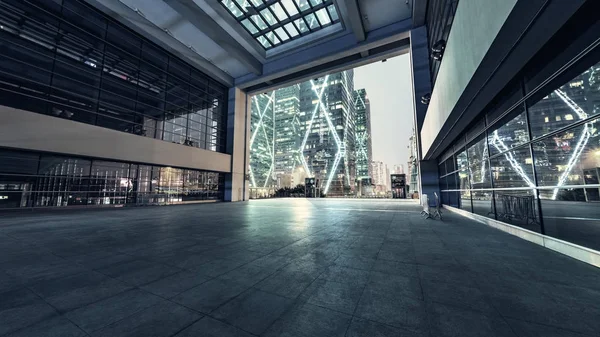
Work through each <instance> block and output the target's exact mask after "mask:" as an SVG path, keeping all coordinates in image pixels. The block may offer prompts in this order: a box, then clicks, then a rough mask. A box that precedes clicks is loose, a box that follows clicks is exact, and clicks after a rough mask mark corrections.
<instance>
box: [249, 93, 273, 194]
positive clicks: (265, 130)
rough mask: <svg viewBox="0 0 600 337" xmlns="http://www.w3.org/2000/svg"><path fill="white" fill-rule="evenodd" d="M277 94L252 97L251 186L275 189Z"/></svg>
mask: <svg viewBox="0 0 600 337" xmlns="http://www.w3.org/2000/svg"><path fill="white" fill-rule="evenodd" d="M274 102H275V92H274V91H273V92H270V93H266V94H259V95H255V96H253V97H252V107H251V115H250V118H251V128H250V144H249V145H250V165H249V173H250V186H251V187H258V188H266V187H273V186H274V184H276V179H275V130H276V127H275V103H274Z"/></svg>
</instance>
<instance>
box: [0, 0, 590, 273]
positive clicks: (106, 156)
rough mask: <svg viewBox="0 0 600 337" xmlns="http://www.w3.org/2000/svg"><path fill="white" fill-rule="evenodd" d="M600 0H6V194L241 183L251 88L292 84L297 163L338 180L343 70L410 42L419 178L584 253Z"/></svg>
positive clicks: (230, 188) (467, 205) (342, 176)
mask: <svg viewBox="0 0 600 337" xmlns="http://www.w3.org/2000/svg"><path fill="white" fill-rule="evenodd" d="M599 7H600V3H599V2H598V1H595V0H569V1H546V0H486V1H481V0H459V1H457V0H408V1H397V0H378V1H370V0H357V1H342V0H335V1H334V0H310V1H305V0H302V1H277V0H273V1H262V0H253V1H231V0H221V1H204V0H195V1H184V0H168V1H167V0H156V1H145V0H120V1H113V0H85V1H84V0H36V1H33V0H3V1H2V2H1V3H0V20H1V23H0V151H1V152H0V156H1V158H0V191H1V192H0V204H2V205H3V207H11V208H13V207H49V206H65V205H67V206H69V205H73V206H75V205H79V206H84V205H106V204H110V205H113V204H118V205H121V204H123V203H124V204H125V205H128V204H148V203H150V204H154V203H178V202H186V201H192V200H193V201H196V200H202V199H223V200H226V201H239V200H246V199H247V198H248V194H249V186H250V181H251V179H252V178H251V174H250V172H249V171H250V169H249V168H250V165H249V162H250V157H249V156H250V149H251V148H252V146H250V142H251V136H252V133H253V132H252V131H253V130H256V129H257V128H256V126H253V125H251V119H252V118H251V116H250V115H251V106H252V104H253V103H252V101H253V98H251V97H253V96H256V94H263V93H269V92H272V91H273V90H275V89H278V88H283V87H287V86H290V85H292V84H295V83H302V82H304V84H303V85H301V86H300V88H299V91H300V96H299V97H300V103H299V110H300V115H302V114H304V117H305V118H306V117H307V116H308V117H310V118H308V121H309V123H308V124H306V121H305V122H302V120H301V119H300V120H299V125H300V130H301V132H304V134H305V135H308V137H306V141H305V142H303V143H301V144H300V145H301V147H302V148H303V149H304V150H303V155H302V156H300V158H301V161H302V160H303V161H304V162H303V163H302V165H303V167H305V168H306V169H308V170H310V174H311V175H312V174H313V172H317V170H315V169H313V168H312V167H317V168H318V172H319V175H320V176H322V179H324V183H325V187H326V188H327V189H328V192H329V189H330V190H331V193H339V192H345V191H346V190H347V189H350V190H351V189H352V184H353V183H354V178H355V174H356V172H355V170H356V167H355V158H353V156H352V154H353V153H354V148H351V147H353V146H354V141H353V140H354V137H355V135H354V131H355V124H354V123H355V119H354V118H355V116H354V115H355V108H354V104H353V103H354V102H353V100H352V96H353V89H354V88H353V87H352V81H351V80H350V79H351V77H352V72H351V71H348V70H349V69H352V68H354V67H357V66H361V65H364V64H368V63H372V62H378V61H383V60H386V59H388V58H391V57H394V56H397V55H402V54H409V55H410V59H411V79H412V88H411V89H412V93H413V95H414V113H415V128H416V133H415V135H416V147H417V160H416V162H417V163H418V177H419V191H420V192H421V193H422V194H427V195H429V196H431V195H433V193H436V194H438V195H441V201H442V202H443V203H444V204H445V205H446V206H448V209H452V210H453V211H456V212H459V213H461V214H463V215H465V216H469V217H479V218H480V219H487V220H485V221H494V222H495V223H496V221H497V223H496V227H497V228H505V229H506V228H510V231H511V232H517V231H520V232H519V235H521V236H524V237H527V238H529V239H531V240H532V241H535V242H543V243H544V244H545V245H546V246H548V247H553V249H557V250H560V251H561V252H563V253H566V254H570V255H571V256H574V257H577V258H580V259H584V260H586V259H587V261H588V262H589V261H593V258H592V256H595V259H596V260H595V261H597V260H598V257H597V256H598V254H597V250H599V249H600V214H599V213H598V212H599V210H600V207H598V203H597V202H596V201H597V199H598V194H599V193H600V192H599V188H600V184H599V177H598V171H599V170H598V167H600V163H599V162H598V160H599V159H598V158H599V157H600V156H599V155H598V153H599V151H600V144H599V143H598V140H599V139H600V137H598V122H597V119H598V117H599V113H600V108H599V107H598V105H599V103H598V102H599V100H600V98H599V97H600V93H599V91H598V90H599V86H598V83H599V81H598V72H599V66H598V64H599V62H600V47H599V46H598V40H599V39H600V26H599V25H600V21H599V20H600V19H599V17H598V15H597V13H598V12H600V8H599ZM329 74H339V75H335V76H333V75H329ZM328 75H329V76H328ZM332 76H333V77H332ZM336 76H337V77H336ZM306 83H310V85H308V84H306ZM399 90H400V89H399ZM317 102H322V103H323V104H317ZM307 114H308V115H307ZM313 115H314V120H313V118H312V117H313ZM311 120H312V123H311V122H310V121H311ZM346 124H348V125H346ZM309 129H310V132H308V133H307V132H306V131H307V130H309ZM264 130H265V131H266V130H267V129H264ZM257 137H258V136H257ZM303 140H304V138H303ZM344 140H345V141H346V143H345V142H344ZM328 144H334V145H332V146H329V145H328ZM266 151H267V152H268V151H269V150H268V149H266ZM271 152H272V150H271ZM274 158H275V155H273V156H271V165H270V166H269V169H270V168H271V166H273V167H276V164H274V163H273V162H274ZM263 161H264V164H265V166H266V164H268V163H269V161H268V157H265V158H263ZM309 164H310V165H309ZM271 170H272V169H271ZM270 175H271V178H272V177H273V174H270ZM268 176H269V174H266V175H265V177H268ZM430 200H433V198H430ZM508 225H512V227H506V226H508ZM503 226H505V227H503ZM507 230H508V229H507ZM581 246H583V247H587V248H589V250H586V249H583V248H581Z"/></svg>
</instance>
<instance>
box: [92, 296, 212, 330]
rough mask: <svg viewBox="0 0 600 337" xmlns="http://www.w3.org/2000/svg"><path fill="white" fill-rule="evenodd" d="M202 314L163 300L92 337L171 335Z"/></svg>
mask: <svg viewBox="0 0 600 337" xmlns="http://www.w3.org/2000/svg"><path fill="white" fill-rule="evenodd" d="M201 317H202V315H200V314H198V313H197V312H194V311H192V310H189V309H187V308H184V307H182V306H180V305H177V304H175V303H172V302H168V301H163V302H161V303H159V304H157V305H154V306H152V307H149V308H147V309H144V310H142V311H139V312H137V313H135V314H133V315H131V316H128V317H126V318H124V319H122V320H120V321H117V322H115V323H113V324H111V325H109V326H107V327H104V328H102V329H100V330H97V331H96V332H94V333H92V336H93V337H134V336H144V337H162V336H172V335H174V334H176V333H178V332H179V331H181V330H183V329H185V328H187V327H188V326H190V325H191V324H192V323H194V322H195V321H197V320H198V319H200V318H201Z"/></svg>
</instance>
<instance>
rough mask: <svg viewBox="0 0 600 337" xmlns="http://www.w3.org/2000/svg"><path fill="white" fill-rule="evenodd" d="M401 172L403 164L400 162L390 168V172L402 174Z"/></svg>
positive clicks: (402, 171)
mask: <svg viewBox="0 0 600 337" xmlns="http://www.w3.org/2000/svg"><path fill="white" fill-rule="evenodd" d="M403 173H404V165H402V164H398V165H394V168H392V174H403Z"/></svg>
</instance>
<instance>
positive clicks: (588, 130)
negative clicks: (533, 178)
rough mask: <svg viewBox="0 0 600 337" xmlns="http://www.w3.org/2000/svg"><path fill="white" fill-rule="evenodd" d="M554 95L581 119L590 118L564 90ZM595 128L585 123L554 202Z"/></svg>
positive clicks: (558, 185) (560, 179)
mask: <svg viewBox="0 0 600 337" xmlns="http://www.w3.org/2000/svg"><path fill="white" fill-rule="evenodd" d="M554 93H555V94H556V95H557V96H558V97H559V98H560V99H561V100H562V101H563V102H564V103H565V104H566V105H567V106H568V107H569V108H571V110H573V112H575V113H576V114H577V116H578V117H579V118H580V119H586V118H588V114H587V113H586V112H585V111H583V109H582V108H581V107H580V106H579V105H577V103H575V102H574V101H573V100H572V99H571V98H570V97H569V96H568V95H567V94H566V93H564V92H563V91H562V90H560V89H556V90H554ZM593 127H594V125H593V123H592V122H588V123H585V128H584V130H583V133H582V134H581V136H580V137H579V140H578V141H577V145H576V146H575V151H573V154H572V155H571V158H569V161H568V162H567V167H566V169H565V171H564V172H563V174H562V175H561V176H560V178H559V179H558V183H557V184H556V187H557V188H555V189H554V191H553V192H552V200H556V197H557V195H558V187H560V186H563V185H564V184H565V183H566V182H567V179H568V178H569V174H571V170H573V167H575V164H577V162H578V160H579V157H580V156H581V154H582V153H583V150H584V149H585V146H586V145H587V143H588V141H589V140H590V138H591V137H592V129H593Z"/></svg>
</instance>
